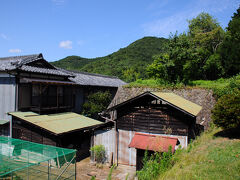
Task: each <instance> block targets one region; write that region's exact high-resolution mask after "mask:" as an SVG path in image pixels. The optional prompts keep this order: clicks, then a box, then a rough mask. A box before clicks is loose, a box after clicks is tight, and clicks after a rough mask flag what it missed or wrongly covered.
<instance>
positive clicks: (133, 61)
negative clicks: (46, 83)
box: [52, 37, 168, 80]
mask: <svg viewBox="0 0 240 180" xmlns="http://www.w3.org/2000/svg"><path fill="white" fill-rule="evenodd" d="M167 42H168V39H165V38H157V37H144V38H142V39H139V40H137V41H135V42H133V43H131V44H130V45H129V46H127V47H125V48H121V49H119V50H118V51H117V52H114V53H112V54H110V55H107V56H105V57H98V58H93V59H88V58H82V57H78V56H68V57H66V58H64V59H61V60H59V61H55V62H52V64H53V65H55V66H57V67H61V68H65V69H69V70H78V71H85V72H91V73H99V74H106V75H112V76H118V77H120V78H123V79H125V80H126V77H128V76H131V75H134V74H135V76H137V77H138V78H143V77H146V72H145V68H146V66H147V65H148V64H150V63H152V62H153V58H152V57H153V56H154V55H156V54H159V53H161V52H165V51H166V46H167ZM133 80H134V78H133Z"/></svg>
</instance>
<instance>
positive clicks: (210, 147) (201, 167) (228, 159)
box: [159, 127, 240, 179]
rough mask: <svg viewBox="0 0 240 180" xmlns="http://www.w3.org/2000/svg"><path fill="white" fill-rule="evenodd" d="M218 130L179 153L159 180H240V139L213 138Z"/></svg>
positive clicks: (211, 131)
mask: <svg viewBox="0 0 240 180" xmlns="http://www.w3.org/2000/svg"><path fill="white" fill-rule="evenodd" d="M219 131H221V129H220V128H215V127H214V128H211V129H210V130H208V131H206V132H204V133H203V134H202V135H201V136H199V137H198V138H197V139H196V140H195V141H193V142H192V143H191V144H189V146H188V149H186V150H182V151H178V152H177V153H176V154H175V155H174V156H173V161H174V166H173V167H172V168H171V169H169V170H168V171H166V172H165V173H163V174H161V175H160V176H159V179H240V140H239V139H233V140H230V139H228V138H223V137H215V136H214V135H215V134H216V133H217V132H219Z"/></svg>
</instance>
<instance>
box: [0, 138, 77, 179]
mask: <svg viewBox="0 0 240 180" xmlns="http://www.w3.org/2000/svg"><path fill="white" fill-rule="evenodd" d="M75 155H76V150H73V149H65V148H59V147H54V146H49V145H43V144H38V143H33V142H29V141H24V140H20V139H14V138H9V137H5V136H0V177H2V176H4V175H7V174H9V173H12V172H16V171H20V170H22V169H24V168H28V167H30V166H34V165H39V164H40V163H42V162H48V161H51V163H52V164H55V165H56V167H61V166H64V164H66V163H70V162H75V161H72V160H73V159H74V158H75Z"/></svg>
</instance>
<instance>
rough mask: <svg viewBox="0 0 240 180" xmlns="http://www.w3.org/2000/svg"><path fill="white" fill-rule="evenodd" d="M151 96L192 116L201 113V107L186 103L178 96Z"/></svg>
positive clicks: (158, 94)
mask: <svg viewBox="0 0 240 180" xmlns="http://www.w3.org/2000/svg"><path fill="white" fill-rule="evenodd" d="M151 93H152V94H153V95H155V96H157V97H158V98H161V99H162V100H164V101H166V102H168V103H170V104H171V105H174V106H176V107H178V108H180V109H182V110H184V111H186V112H188V113H190V114H192V115H194V116H197V114H198V113H199V112H200V111H201V109H202V107H201V106H199V105H197V104H195V103H193V102H191V101H188V100H186V99H184V98H182V97H181V96H178V95H176V94H174V93H163V92H151Z"/></svg>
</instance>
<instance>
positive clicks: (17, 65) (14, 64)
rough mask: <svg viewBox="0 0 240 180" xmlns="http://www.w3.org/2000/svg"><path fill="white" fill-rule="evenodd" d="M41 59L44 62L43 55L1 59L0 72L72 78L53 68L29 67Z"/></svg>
mask: <svg viewBox="0 0 240 180" xmlns="http://www.w3.org/2000/svg"><path fill="white" fill-rule="evenodd" d="M41 59H42V60H44V58H43V55H42V54H33V55H27V56H12V57H4V58H0V71H6V70H15V69H19V70H22V71H27V72H34V73H42V74H52V75H59V76H71V75H69V73H64V72H63V71H60V70H58V69H56V68H54V67H53V68H54V69H49V68H41V67H34V66H29V65H27V64H29V63H31V62H34V61H37V60H41Z"/></svg>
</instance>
